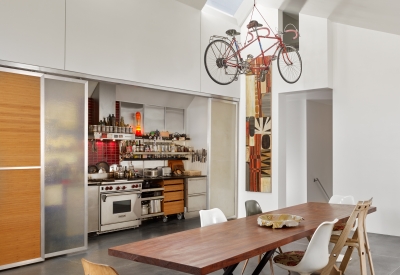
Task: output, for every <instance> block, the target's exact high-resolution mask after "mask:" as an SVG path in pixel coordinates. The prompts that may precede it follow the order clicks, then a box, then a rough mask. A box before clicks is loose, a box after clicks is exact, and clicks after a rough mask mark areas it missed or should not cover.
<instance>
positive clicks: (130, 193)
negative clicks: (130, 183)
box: [101, 191, 141, 202]
mask: <svg viewBox="0 0 400 275" xmlns="http://www.w3.org/2000/svg"><path fill="white" fill-rule="evenodd" d="M133 194H138V198H140V195H141V192H138V191H134V192H124V193H115V194H101V200H102V201H103V202H106V199H107V197H114V196H121V195H133Z"/></svg>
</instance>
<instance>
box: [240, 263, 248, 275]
mask: <svg viewBox="0 0 400 275" xmlns="http://www.w3.org/2000/svg"><path fill="white" fill-rule="evenodd" d="M248 263H249V259H247V260H246V261H245V262H244V265H243V268H242V273H241V275H243V273H244V270H245V269H246V266H247V264H248Z"/></svg>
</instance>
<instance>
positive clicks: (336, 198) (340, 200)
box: [329, 195, 356, 205]
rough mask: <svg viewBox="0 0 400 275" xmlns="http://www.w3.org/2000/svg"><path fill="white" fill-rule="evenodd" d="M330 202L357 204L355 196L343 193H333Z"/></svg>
mask: <svg viewBox="0 0 400 275" xmlns="http://www.w3.org/2000/svg"><path fill="white" fill-rule="evenodd" d="M329 203H336V204H351V205H355V204H356V201H355V200H354V197H353V196H342V195H333V196H332V197H331V198H330V199H329Z"/></svg>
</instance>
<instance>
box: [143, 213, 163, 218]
mask: <svg viewBox="0 0 400 275" xmlns="http://www.w3.org/2000/svg"><path fill="white" fill-rule="evenodd" d="M161 215H164V212H157V213H152V214H147V215H142V217H141V218H142V219H145V218H151V217H157V216H161Z"/></svg>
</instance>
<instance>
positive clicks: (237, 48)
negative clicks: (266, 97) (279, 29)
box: [215, 28, 293, 70]
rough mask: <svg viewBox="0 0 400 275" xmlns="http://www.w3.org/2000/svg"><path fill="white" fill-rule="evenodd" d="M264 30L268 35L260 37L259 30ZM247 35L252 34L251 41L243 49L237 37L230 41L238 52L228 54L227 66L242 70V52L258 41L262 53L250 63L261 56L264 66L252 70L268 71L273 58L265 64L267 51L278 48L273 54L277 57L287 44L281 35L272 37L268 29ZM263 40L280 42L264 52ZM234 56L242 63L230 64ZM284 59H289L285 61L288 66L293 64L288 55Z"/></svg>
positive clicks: (250, 32)
mask: <svg viewBox="0 0 400 275" xmlns="http://www.w3.org/2000/svg"><path fill="white" fill-rule="evenodd" d="M263 29H264V30H268V34H267V35H259V34H258V30H263ZM290 31H293V30H288V31H286V32H290ZM252 32H255V33H256V37H255V38H254V36H253V34H252ZM247 34H248V35H249V34H250V36H251V38H250V40H249V41H248V42H245V46H243V47H242V48H240V47H239V45H238V42H237V40H236V38H235V37H233V38H232V40H230V46H231V47H232V48H236V52H233V53H232V54H231V53H229V52H228V53H227V54H228V55H227V56H226V57H225V59H226V60H227V61H226V63H225V65H227V66H230V67H239V68H240V69H241V64H242V61H243V58H242V56H241V52H242V51H243V50H244V49H246V48H247V47H248V46H250V45H251V44H253V43H254V42H256V41H258V44H259V46H260V51H261V53H260V54H259V55H257V56H256V57H253V58H252V59H251V60H250V62H249V63H252V62H253V61H254V60H256V59H257V58H258V57H261V56H262V57H263V58H262V64H260V65H259V67H255V66H254V65H253V66H252V68H253V69H260V70H266V69H268V68H269V66H270V64H271V62H272V58H271V59H270V60H269V62H268V64H265V53H266V52H267V51H269V50H270V49H272V48H273V47H276V48H275V51H274V54H273V56H276V53H277V51H278V50H279V49H280V48H285V44H284V43H283V41H282V38H281V36H280V35H275V36H270V30H269V29H268V28H258V29H254V30H253V31H249V32H248V33H247ZM215 37H218V36H215ZM223 38H224V39H228V38H226V37H223ZM261 38H266V39H275V40H278V41H276V42H275V43H274V44H273V45H272V46H270V47H268V48H267V49H265V50H263V49H262V45H261ZM228 41H229V39H228ZM246 43H247V44H246ZM234 55H237V56H238V57H239V61H240V63H239V64H234V63H231V62H229V60H230V58H232V57H233V56H234ZM284 59H287V60H285V62H286V63H288V64H290V63H292V62H291V61H290V60H289V57H288V55H287V53H286V54H285V55H284ZM262 65H264V66H262Z"/></svg>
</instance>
